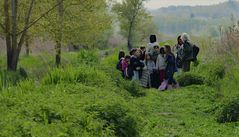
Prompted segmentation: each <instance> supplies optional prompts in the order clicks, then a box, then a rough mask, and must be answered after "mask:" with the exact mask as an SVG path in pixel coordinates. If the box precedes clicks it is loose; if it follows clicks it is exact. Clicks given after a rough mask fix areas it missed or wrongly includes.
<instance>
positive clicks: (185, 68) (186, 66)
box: [182, 61, 191, 72]
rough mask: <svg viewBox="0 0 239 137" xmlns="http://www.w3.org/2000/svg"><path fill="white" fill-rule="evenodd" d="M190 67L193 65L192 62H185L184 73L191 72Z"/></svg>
mask: <svg viewBox="0 0 239 137" xmlns="http://www.w3.org/2000/svg"><path fill="white" fill-rule="evenodd" d="M190 65H191V62H190V61H185V62H183V66H182V69H183V72H188V71H190Z"/></svg>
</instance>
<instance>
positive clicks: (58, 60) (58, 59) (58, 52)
mask: <svg viewBox="0 0 239 137" xmlns="http://www.w3.org/2000/svg"><path fill="white" fill-rule="evenodd" d="M60 64H61V43H60V42H58V41H57V42H56V65H57V67H59V66H60Z"/></svg>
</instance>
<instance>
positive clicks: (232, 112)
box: [217, 97, 239, 123]
mask: <svg viewBox="0 0 239 137" xmlns="http://www.w3.org/2000/svg"><path fill="white" fill-rule="evenodd" d="M217 121H218V122H219V123H226V122H237V121H239V97H237V98H236V99H234V100H233V101H231V102H229V103H228V104H227V105H225V106H224V107H223V109H222V111H221V112H220V114H219V116H218V118H217Z"/></svg>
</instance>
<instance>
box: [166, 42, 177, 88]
mask: <svg viewBox="0 0 239 137" xmlns="http://www.w3.org/2000/svg"><path fill="white" fill-rule="evenodd" d="M165 52H166V63H167V66H166V78H167V80H168V89H169V90H170V89H172V88H173V87H176V86H177V82H176V80H175V79H174V77H173V76H174V73H175V72H176V71H177V67H176V63H175V62H176V61H175V56H174V55H173V53H172V51H171V47H170V46H169V45H165Z"/></svg>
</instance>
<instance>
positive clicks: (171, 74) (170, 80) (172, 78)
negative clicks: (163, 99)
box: [167, 72, 177, 85]
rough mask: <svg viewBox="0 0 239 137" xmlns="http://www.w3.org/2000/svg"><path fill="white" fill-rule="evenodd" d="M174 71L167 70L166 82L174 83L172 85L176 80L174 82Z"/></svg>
mask: <svg viewBox="0 0 239 137" xmlns="http://www.w3.org/2000/svg"><path fill="white" fill-rule="evenodd" d="M173 76H174V72H167V79H168V84H169V85H172V84H174V85H176V84H177V82H176V80H175V79H174V77H173Z"/></svg>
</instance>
